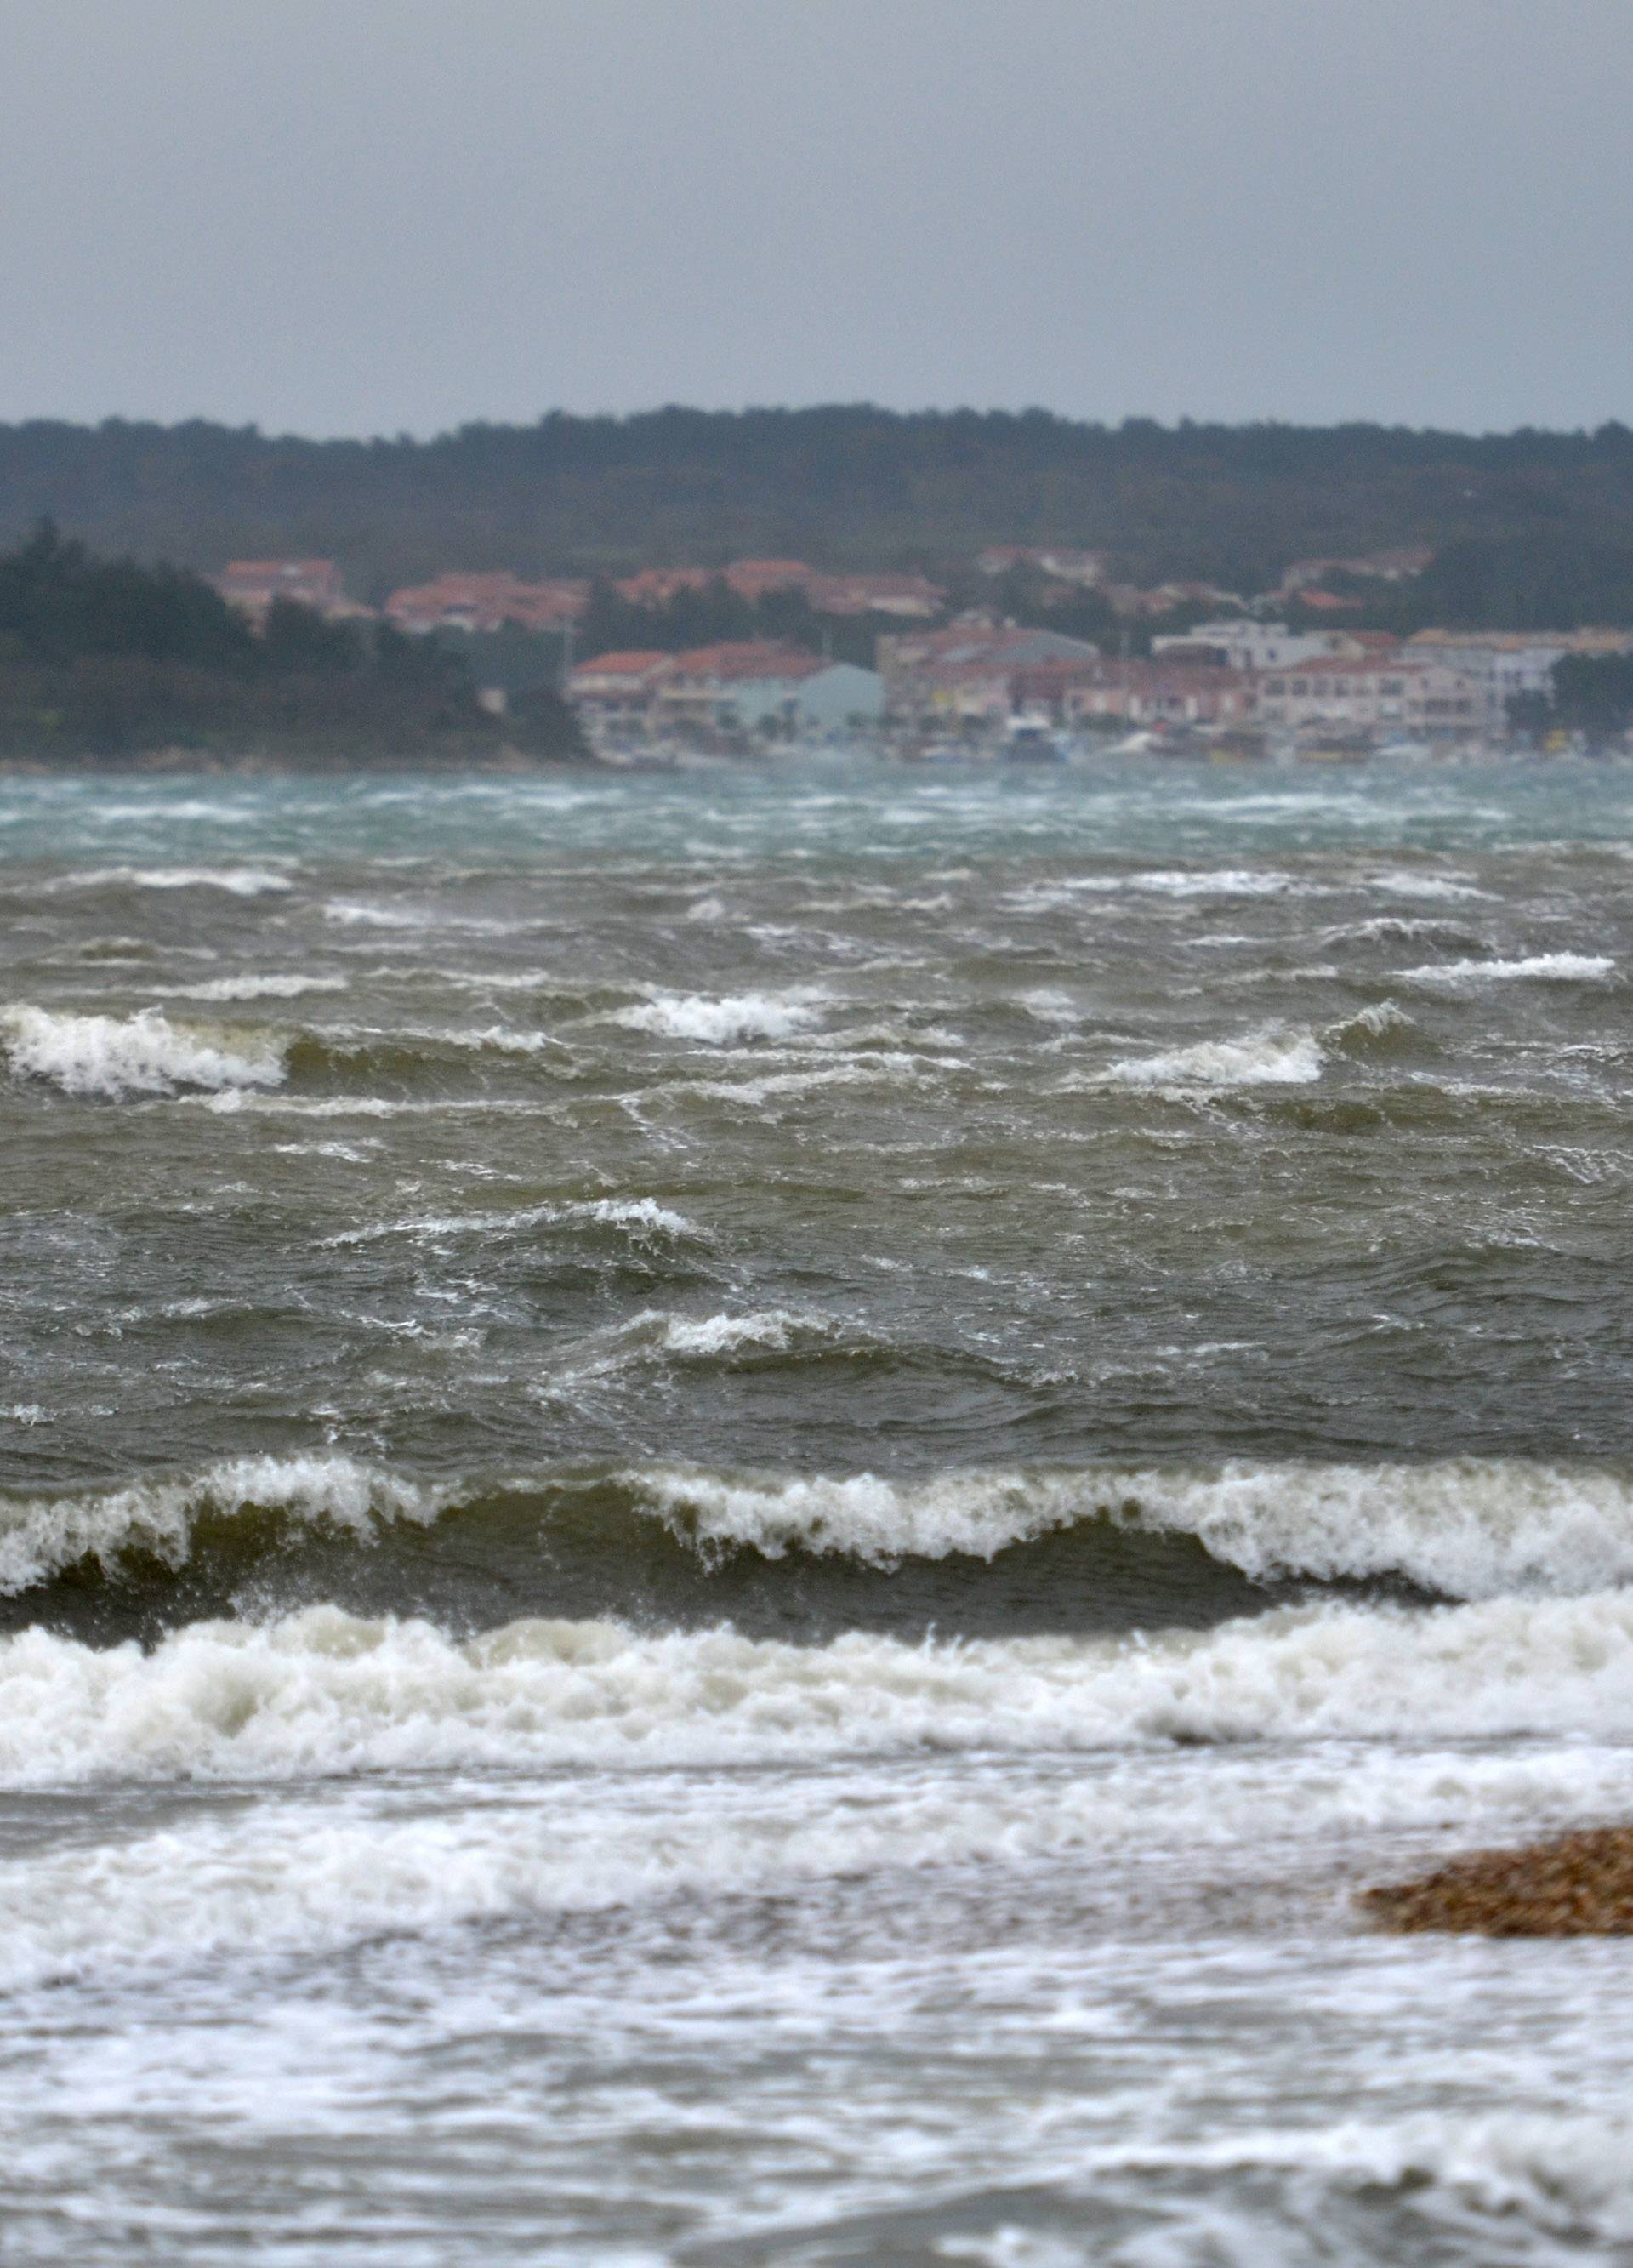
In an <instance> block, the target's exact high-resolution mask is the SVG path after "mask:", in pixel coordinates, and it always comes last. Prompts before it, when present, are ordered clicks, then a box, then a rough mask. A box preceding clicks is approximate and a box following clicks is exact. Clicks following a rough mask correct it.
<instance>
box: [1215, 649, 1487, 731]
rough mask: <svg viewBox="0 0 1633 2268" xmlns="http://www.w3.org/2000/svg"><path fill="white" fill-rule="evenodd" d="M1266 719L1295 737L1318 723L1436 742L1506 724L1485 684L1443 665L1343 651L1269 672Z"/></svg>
mask: <svg viewBox="0 0 1633 2268" xmlns="http://www.w3.org/2000/svg"><path fill="white" fill-rule="evenodd" d="M1259 717H1260V720H1261V722H1262V723H1263V724H1266V725H1282V726H1284V727H1285V728H1286V729H1288V730H1289V731H1292V732H1298V731H1300V730H1302V729H1304V728H1306V727H1307V726H1311V725H1315V726H1320V727H1322V728H1324V729H1329V730H1336V731H1349V732H1361V733H1411V734H1414V735H1419V734H1421V735H1424V736H1426V737H1428V738H1431V739H1460V738H1465V737H1468V736H1471V735H1473V734H1475V733H1482V732H1487V731H1490V729H1491V728H1492V726H1493V725H1500V724H1501V723H1502V721H1503V719H1502V713H1501V711H1500V710H1494V707H1493V703H1492V699H1491V696H1490V693H1489V692H1488V691H1487V689H1485V688H1484V687H1483V686H1482V685H1481V684H1480V683H1479V682H1478V681H1476V680H1475V679H1474V678H1470V677H1465V676H1464V675H1463V674H1462V673H1461V671H1460V670H1455V669H1449V668H1447V667H1446V666H1445V664H1444V663H1443V662H1439V661H1424V660H1420V659H1406V658H1404V657H1397V658H1393V659H1391V658H1385V659H1378V658H1377V657H1375V656H1367V657H1365V658H1359V657H1351V658H1349V659H1346V658H1345V657H1344V656H1343V655H1342V654H1334V655H1329V656H1328V658H1327V659H1326V660H1324V661H1318V662H1301V663H1299V664H1298V666H1297V667H1295V668H1292V669H1290V670H1286V671H1281V670H1272V671H1269V672H1267V673H1266V674H1265V675H1264V676H1263V677H1262V679H1261V680H1260V683H1259Z"/></svg>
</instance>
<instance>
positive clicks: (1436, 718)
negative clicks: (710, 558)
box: [879, 617, 1633, 740]
mask: <svg viewBox="0 0 1633 2268" xmlns="http://www.w3.org/2000/svg"><path fill="white" fill-rule="evenodd" d="M1627 652H1633V634H1628V633H1624V632H1622V631H1617V630H1579V631H1558V632H1542V631H1512V630H1468V631H1461V630H1460V631H1452V630H1421V631H1419V632H1418V633H1417V634H1416V636H1415V637H1409V638H1405V639H1400V638H1395V637H1391V636H1389V635H1388V634H1387V632H1384V631H1375V630H1293V629H1290V628H1289V627H1288V625H1287V624H1285V623H1284V622H1259V621H1254V620H1250V619H1247V618H1245V617H1242V618H1238V617H1225V618H1222V619H1221V620H1219V621H1217V622H1203V623H1200V624H1198V625H1197V626H1196V628H1195V629H1194V630H1188V631H1187V632H1186V633H1185V634H1184V635H1183V636H1182V637H1181V636H1175V637H1156V638H1153V640H1152V641H1151V655H1150V658H1149V659H1139V660H1129V659H1114V658H1108V657H1107V655H1105V654H1104V653H1102V652H1100V648H1099V647H1098V646H1095V645H1092V644H1089V643H1088V642H1086V641H1085V640H1081V639H1077V638H1070V637H1063V636H1062V635H1061V634H1060V633H1058V632H1056V631H1053V630H1026V629H1017V628H1015V627H1013V626H1011V625H1004V624H998V623H991V622H958V623H953V625H951V626H950V627H949V628H946V629H943V630H930V631H926V632H923V633H922V634H919V635H917V636H912V635H908V636H900V637H884V638H881V639H880V640H879V671H880V674H881V677H882V680H883V684H884V692H885V710H886V715H887V716H888V717H889V718H893V719H894V720H897V721H899V722H900V723H901V724H903V725H910V726H913V727H916V728H917V729H918V730H920V731H923V732H930V733H938V732H939V733H954V734H959V735H962V736H969V735H971V734H973V733H980V732H982V731H986V730H997V729H1000V728H1001V727H1002V725H1004V721H1005V720H1006V719H1008V718H1011V717H1013V716H1015V715H1017V714H1030V715H1033V716H1045V717H1048V718H1050V719H1052V720H1053V721H1055V722H1056V723H1058V724H1060V725H1065V726H1068V727H1070V726H1078V727H1080V728H1085V729H1087V730H1090V731H1094V730H1100V729H1104V728H1105V727H1106V726H1107V725H1108V724H1109V725H1122V726H1126V727H1127V728H1129V730H1164V729H1172V728H1174V727H1179V728H1191V729H1195V728H1198V727H1211V726H1222V727H1225V728H1232V727H1249V728H1260V729H1265V730H1269V731H1273V732H1288V733H1298V732H1304V731H1307V730H1310V729H1313V728H1315V729H1320V730H1322V731H1333V732H1342V733H1356V734H1358V735H1359V734H1365V735H1371V736H1374V737H1381V738H1394V737H1405V738H1410V739H1413V740H1472V739H1476V738H1479V737H1482V736H1484V735H1488V734H1491V733H1501V732H1502V731H1504V728H1505V726H1506V724H1507V720H1508V708H1507V704H1508V703H1509V701H1510V700H1511V699H1512V697H1513V696H1515V695H1516V694H1520V693H1541V694H1547V693H1548V691H1549V690H1550V689H1551V686H1552V673H1553V670H1554V666H1555V665H1556V662H1558V661H1560V660H1561V659H1563V657H1564V656H1565V655H1566V654H1569V653H1585V654H1598V655H1603V654H1609V653H1627Z"/></svg>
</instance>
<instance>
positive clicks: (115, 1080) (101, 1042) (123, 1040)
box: [0, 1005, 288, 1100]
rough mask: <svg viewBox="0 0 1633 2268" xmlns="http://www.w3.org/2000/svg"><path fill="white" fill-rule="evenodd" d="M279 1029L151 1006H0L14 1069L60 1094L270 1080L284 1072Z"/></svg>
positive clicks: (152, 1091) (214, 1088)
mask: <svg viewBox="0 0 1633 2268" xmlns="http://www.w3.org/2000/svg"><path fill="white" fill-rule="evenodd" d="M287 1045H288V1043H287V1041H286V1039H285V1038H284V1037H283V1035H280V1034H277V1033H274V1032H256V1031H236V1032H234V1031H226V1030H222V1029H219V1028H211V1027H205V1026H193V1025H186V1024H173V1023H172V1022H171V1021H170V1020H169V1019H168V1018H167V1017H166V1016H165V1015H163V1014H161V1013H160V1012H159V1011H158V1009H156V1008H143V1009H141V1010H139V1011H138V1012H137V1013H136V1014H135V1015H132V1016H77V1015H70V1014H66V1013H62V1012H59V1011H55V1010H52V1009H48V1008H35V1007H30V1006H27V1005H22V1006H18V1007H13V1008H7V1009H4V1011H0V1048H3V1049H4V1052H5V1055H6V1057H7V1060H8V1061H9V1063H10V1064H11V1070H12V1071H13V1072H14V1073H16V1074H18V1075H19V1076H21V1077H23V1078H26V1079H43V1080H45V1081H47V1082H48V1084H49V1085H51V1086H55V1087H58V1088H60V1089H61V1090H62V1092H63V1094H70V1095H75V1096H91V1095H101V1096H105V1097H107V1098H110V1099H114V1100H117V1099H119V1098H121V1097H123V1096H128V1095H144V1094H145V1095H163V1094H175V1093H177V1092H178V1091H179V1090H180V1089H181V1088H184V1087H192V1088H199V1089H203V1090H205V1091H207V1092H210V1093H216V1094H219V1093H222V1092H224V1091H226V1090H228V1089H231V1088H237V1087H254V1086H278V1085H280V1084H281V1083H282V1081H283V1076H284V1071H285V1059H286V1054H287Z"/></svg>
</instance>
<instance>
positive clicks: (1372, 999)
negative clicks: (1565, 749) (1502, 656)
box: [0, 762, 1633, 2268]
mask: <svg viewBox="0 0 1633 2268" xmlns="http://www.w3.org/2000/svg"><path fill="white" fill-rule="evenodd" d="M0 803H3V804H4V811H3V813H0V816H3V817H4V821H5V824H4V830H3V841H4V853H5V857H4V863H0V922H4V924H5V932H6V938H7V946H8V958H7V964H6V983H5V991H4V998H0V1134H3V1135H4V1143H5V1155H6V1158H7V1163H8V1179H7V1187H6V1189H5V1191H4V1197H3V1198H0V1255H3V1256H4V1268H3V1269H0V1354H3V1355H4V1362H5V1366H6V1368H5V1390H4V1394H0V1996H4V2006H5V2009H6V2013H7V2015H8V2018H9V2022H8V2025H7V2028H6V2034H5V2037H6V2046H5V2049H4V2051H3V2052H0V2213H4V2229H5V2232H6V2242H7V2244H8V2245H9V2246H10V2247H11V2249H12V2250H15V2251H16V2252H17V2254H18V2257H21V2258H26V2259H28V2260H30V2261H33V2260H40V2261H63V2262H72V2263H76V2264H77V2263H80V2262H85V2261H90V2262H96V2263H107V2264H114V2263H118V2264H121V2268H122V2264H124V2263H127V2262H130V2263H135V2262H137V2261H142V2260H151V2259H152V2258H154V2257H163V2258H165V2259H166V2261H167V2262H169V2261H173V2262H176V2263H178V2264H180V2268H202V2264H207V2263H208V2264H215V2263H217V2262H223V2263H224V2262H226V2261H228V2260H232V2261H233V2262H235V2263H236V2262H239V2261H245V2260H249V2261H259V2262H264V2263H267V2264H274V2263H276V2264H278V2268H285V2264H302V2268H305V2264H312V2268H317V2264H322V2268H329V2264H330V2263H332V2262H334V2261H335V2260H337V2259H342V2258H345V2259H355V2260H357V2261H359V2262H362V2263H368V2264H377V2268H420V2264H422V2263H430V2262H435V2263H437V2264H438V2268H440V2264H443V2263H456V2264H458V2263H465V2262H469V2263H472V2264H474V2263H476V2262H478V2261H480V2262H482V2264H483V2268H489V2264H493V2263H496V2262H497V2263H515V2264H518V2268H519V2264H521V2263H523V2262H526V2263H533V2262H537V2261H546V2262H552V2263H561V2264H573V2268H577V2264H580V2263H586V2262H590V2263H603V2262H604V2263H607V2264H619V2268H624V2264H634V2263H639V2264H643V2268H649V2264H650V2268H658V2264H671V2263H673V2264H675V2268H683V2264H688V2263H691V2264H704V2263H707V2264H717V2268H728V2264H732V2263H742V2264H749V2263H754V2264H758V2263H766V2264H769V2263H772V2262H776V2263H783V2262H803V2263H811V2264H829V2263H833V2264H839V2263H845V2264H858V2268H859V2264H862V2263H868V2264H873V2263H880V2262H884V2263H891V2264H894V2263H897V2262H902V2263H921V2262H922V2263H924V2264H932V2263H933V2264H940V2263H945V2262H948V2261H975V2262H983V2263H990V2264H993V2268H1059V2264H1078V2263H1091V2262H1092V2263H1094V2264H1097V2268H1098V2264H1100V2263H1105V2262H1111V2263H1114V2264H1119V2268H1125V2264H1126V2268H1158V2264H1161V2268H1192V2264H1196V2268H1203V2264H1208V2268H1216V2264H1226V2263H1228V2264H1237V2263H1239V2264H1242V2268H1247V2264H1253V2268H1259V2264H1261V2263H1265V2262H1274V2263H1276V2264H1277V2268H1281V2264H1289V2268H1303V2264H1305V2263H1310V2264H1315V2263H1317V2262H1322V2263H1327V2262H1331V2261H1334V2260H1342V2261H1344V2262H1349V2261H1351V2260H1354V2261H1357V2262H1378V2263H1386V2262H1387V2263H1392V2264H1393V2263H1395V2262H1398V2261H1401V2260H1411V2261H1413V2262H1415V2263H1416V2262H1425V2263H1432V2264H1439V2263H1446V2264H1453V2263H1455V2264H1465V2263H1467V2264H1475V2263H1478V2264H1482V2268H1483V2264H1486V2263H1490V2262H1497V2263H1508V2262H1512V2263H1516V2264H1519V2263H1524V2264H1554V2263H1556V2262H1564V2261H1570V2260H1600V2259H1610V2258H1613V2257H1621V2256H1622V2253H1623V2252H1624V2251H1625V2250H1627V2248H1628V2246H1629V2243H1630V2242H1633V2186H1630V2185H1629V2175H1628V2170H1627V2169H1628V2167H1629V2162H1630V2157H1629V2142H1630V2140H1633V2132H1630V2130H1629V2111H1628V2102H1629V2096H1628V2088H1627V2077H1628V2073H1627V2047H1626V2042H1627V2040H1628V2038H1629V2017H1633V2007H1629V2006H1627V2005H1626V2003H1627V2001H1628V1999H1629V1987H1628V1985H1627V1982H1626V1977H1625V1974H1624V1971H1625V1962H1624V1961H1623V1959H1622V1956H1621V1955H1619V1954H1618V1953H1617V1951H1616V1949H1615V1947H1614V1946H1593V1945H1577V1946H1575V1947H1570V1946H1548V1945H1531V1946H1526V1945H1486V1944H1471V1943H1460V1942H1446V1943H1439V1944H1437V1943H1433V1942H1429V1941H1422V1940H1418V1941H1408V1942H1404V1943H1396V1942H1393V1941H1387V1940H1381V1939H1379V1938H1377V1937H1374V1936H1372V1935H1370V1934H1368V1933H1366V1932H1365V1930H1364V1929H1362V1928H1361V1927H1360V1926H1359V1925H1358V1922H1357V1915H1356V1911H1355V1908H1354V1905H1353V1892H1354V1890H1355V1889H1356V1888H1357V1886H1359V1885H1362V1884H1365V1882H1368V1881H1376V1880H1379V1879H1386V1878H1387V1877H1389V1876H1391V1875H1393V1874H1398V1873H1400V1872H1401V1871H1404V1870H1409V1869H1411V1868H1413V1867H1418V1866H1420V1865H1423V1864H1424V1863H1428V1862H1430V1861H1431V1860H1433V1859H1438V1858H1439V1857H1441V1856H1443V1855H1445V1854H1446V1853H1448V1852H1452V1851H1453V1850H1457V1849H1463V1848H1468V1847H1472V1846H1475V1845H1482V1844H1486V1843H1490V1842H1494V1841H1501V1840H1504V1839H1507V1838H1511V1837H1522V1836H1526V1835H1528V1834H1533V1833H1537V1832H1542V1831H1547V1830H1551V1829H1553V1828H1556V1827H1563V1826H1566V1825H1571V1824H1576V1823H1584V1822H1590V1821H1597V1820H1601V1819H1606V1820H1608V1819H1622V1818H1625V1817H1626V1816H1627V1815H1628V1813H1629V1805H1630V1804H1633V1592H1630V1591H1629V1587H1628V1586H1629V1574H1630V1573H1633V1457H1630V1456H1629V1436H1628V1425H1627V1414H1626V1413H1627V1395H1626V1383H1627V1380H1628V1377H1629V1371H1630V1369H1633V1328H1630V1325H1629V1314H1628V1310H1627V1304H1626V1299H1625V1285H1626V1282H1627V1280H1628V1275H1629V1265H1630V1264H1633V1248H1630V1246H1633V1233H1630V1232H1629V1226H1628V1211H1627V1188H1628V1182H1629V1171H1630V1169H1633V1148H1630V1147H1629V1140H1628V1136H1629V1107H1630V1103H1633V1055H1630V1053H1629V1045H1628V1041H1627V1036H1626V1029H1625V1024H1626V1019H1625V999H1626V991H1625V983H1626V972H1627V971H1628V970H1629V968H1633V918H1630V917H1629V910H1628V906H1627V902H1626V891H1625V880H1626V871H1627V870H1626V845H1627V843H1628V841H1629V836H1633V776H1629V775H1626V774H1624V773H1623V772H1622V770H1620V769H1618V768H1614V767H1602V768H1587V767H1580V768H1578V767H1572V766H1561V767H1556V768H1554V769H1553V770H1546V769H1544V768H1541V767H1533V768H1530V769H1525V768H1519V769H1514V770H1504V769H1502V768H1500V767H1487V768H1482V769H1480V770H1477V771H1469V772H1467V773H1464V772H1461V771H1460V770H1458V769H1457V768H1455V767H1440V766H1437V767H1431V768H1426V769H1424V770H1419V771H1411V772H1398V773H1390V772H1387V771H1383V770H1378V771H1372V772H1369V773H1367V774H1366V775H1365V776H1358V777H1346V779H1345V780H1344V782H1343V783H1342V785H1340V786H1336V787H1335V785H1334V784H1332V783H1330V782H1325V781H1320V780H1313V779H1312V780H1308V781H1306V779H1304V778H1303V777H1300V776H1298V775H1297V774H1281V773H1277V774H1275V775H1272V776H1267V777H1216V776H1212V775H1194V776H1193V775H1187V776H1186V777H1180V775H1179V774H1178V773H1177V772H1174V771H1173V770H1165V771H1164V773H1163V774H1162V775H1161V776H1160V777H1156V776H1152V775H1150V774H1146V773H1143V772H1141V771H1140V770H1138V769H1137V768H1131V767H1122V768H1120V767H1117V766H1115V765H1108V766H1106V767H1104V768H1103V769H1101V770H1085V771H1083V772H1070V773H1063V774H1062V775H1060V776H1059V777H1056V776H1053V775H1050V776H1049V777H1038V778H1030V777H1000V776H998V775H997V773H996V772H994V773H989V774H985V775H982V774H977V773H971V774H970V775H968V776H963V775H960V774H957V773H952V772H945V771H938V774H937V775H936V776H935V777H933V778H928V777H927V778H924V779H919V778H917V777H910V776H908V775H904V774H900V773H881V772H876V771H872V770H869V769H867V768H865V767H863V766H859V765H847V764H844V763H839V762H835V763H832V764H829V765H828V766H826V767H816V768H813V769H812V770H809V771H806V772H798V771H794V772H790V773H788V774H786V775H776V774H766V775H763V776H757V777H750V776H747V775H744V776H736V775H716V776H712V777H709V778H707V779H702V778H698V779H688V778H678V779H674V780H657V779H644V780H641V781H609V782H601V781H595V780H579V779H570V780H560V781H557V780H550V779H540V780H518V781H500V780H492V779H487V780H475V779H473V780H447V781H442V782H415V781H364V782H358V783H354V784H322V783H305V784H303V783H298V782H291V783H283V784H277V783H241V782H236V781H221V780H210V781H201V782H181V783H174V784H168V783H166V784H145V783H142V782H130V783H121V784H120V786H119V788H118V789H117V791H114V792H110V791H108V790H107V787H106V785H103V786H100V787H98V786H94V785H85V784H73V783H58V782H34V783H29V782H12V783H7V784H5V785H4V788H3V789H0Z"/></svg>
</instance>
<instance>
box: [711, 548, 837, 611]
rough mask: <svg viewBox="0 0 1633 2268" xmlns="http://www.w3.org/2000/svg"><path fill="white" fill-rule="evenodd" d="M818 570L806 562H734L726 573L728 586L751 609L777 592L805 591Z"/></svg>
mask: <svg viewBox="0 0 1633 2268" xmlns="http://www.w3.org/2000/svg"><path fill="white" fill-rule="evenodd" d="M815 575H816V570H815V568H814V567H807V566H806V564H805V561H804V560H803V559H734V560H733V561H732V563H731V565H730V566H729V567H728V568H727V569H726V571H725V586H726V588H727V590H728V591H732V592H735V593H736V594H737V596H738V597H739V599H746V600H747V601H748V603H749V605H750V606H751V607H753V606H757V605H758V604H759V602H760V600H761V599H763V598H766V597H768V596H769V594H770V593H772V592H773V591H803V590H805V588H806V586H807V585H809V584H810V583H811V582H812V581H813V579H814V578H815Z"/></svg>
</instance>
